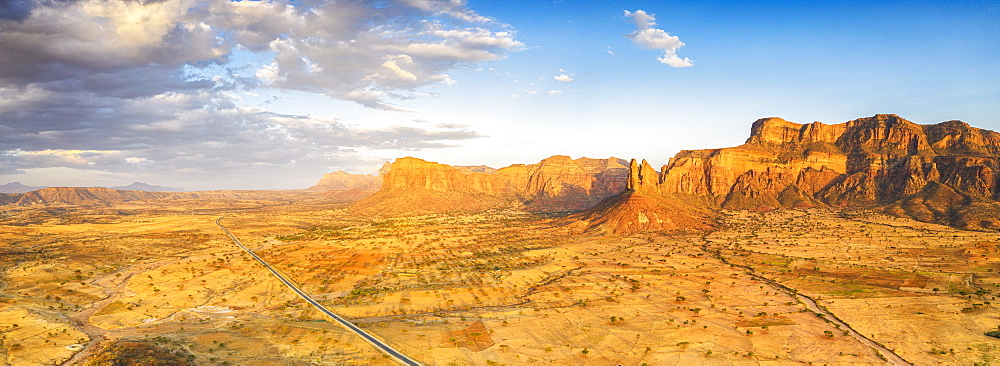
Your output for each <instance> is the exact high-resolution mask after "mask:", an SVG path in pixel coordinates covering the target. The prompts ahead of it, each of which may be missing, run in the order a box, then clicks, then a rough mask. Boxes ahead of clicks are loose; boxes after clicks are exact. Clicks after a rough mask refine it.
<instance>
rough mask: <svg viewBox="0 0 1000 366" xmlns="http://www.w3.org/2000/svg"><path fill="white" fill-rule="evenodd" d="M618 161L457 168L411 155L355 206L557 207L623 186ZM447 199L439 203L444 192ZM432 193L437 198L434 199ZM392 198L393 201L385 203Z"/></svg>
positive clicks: (624, 170) (582, 204)
mask: <svg viewBox="0 0 1000 366" xmlns="http://www.w3.org/2000/svg"><path fill="white" fill-rule="evenodd" d="M627 175H628V166H627V165H626V163H625V161H624V160H621V159H617V158H610V159H588V158H580V159H571V158H570V157H568V156H561V155H560V156H553V157H550V158H547V159H544V160H542V161H541V162H539V163H537V164H529V165H525V164H515V165H512V166H509V167H505V168H501V169H491V168H488V167H483V166H475V167H463V166H451V165H445V164H439V163H434V162H428V161H424V160H421V159H417V158H412V157H406V158H400V159H396V161H395V162H393V163H392V165H391V166H390V167H389V168H388V170H387V172H385V173H384V174H382V181H383V182H382V189H381V190H380V191H379V192H378V193H377V194H375V195H373V196H372V197H370V199H364V200H362V201H359V202H358V203H357V204H356V205H355V207H356V208H357V209H366V208H368V209H370V208H372V207H382V208H384V209H388V211H385V212H388V213H400V212H423V211H426V212H435V211H442V210H444V211H452V210H474V209H484V208H494V207H521V208H523V209H526V210H528V211H533V212H557V211H571V210H580V209H584V208H587V207H591V206H593V205H595V204H597V203H598V202H600V201H601V200H602V199H604V198H607V197H609V196H612V195H615V194H618V193H621V192H622V191H623V190H624V189H625V183H626V180H627ZM446 196H447V197H450V198H449V200H450V201H451V202H445V201H447V200H445V199H444V198H445V197H446ZM434 197H438V198H439V199H434ZM393 201H398V202H397V203H398V204H395V205H394V204H391V202H393Z"/></svg>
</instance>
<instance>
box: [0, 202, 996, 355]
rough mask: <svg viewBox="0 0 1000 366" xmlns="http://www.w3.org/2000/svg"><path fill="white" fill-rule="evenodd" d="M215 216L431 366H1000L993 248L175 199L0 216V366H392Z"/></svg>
mask: <svg viewBox="0 0 1000 366" xmlns="http://www.w3.org/2000/svg"><path fill="white" fill-rule="evenodd" d="M150 205H152V204H150ZM223 215H226V216H227V217H228V218H227V219H226V221H225V224H226V227H228V228H229V229H230V230H231V231H232V232H233V233H234V234H235V235H236V236H238V237H239V238H240V239H241V241H242V242H243V243H244V244H246V245H247V246H248V247H250V248H251V249H254V250H255V251H256V253H257V254H258V255H260V256H261V257H262V258H264V259H265V260H267V261H268V262H269V263H271V265H272V266H274V267H275V268H277V269H278V270H280V271H281V272H282V273H284V274H285V275H286V276H288V277H290V278H292V279H293V280H294V281H296V282H297V283H298V284H299V285H300V287H301V288H302V289H303V290H305V291H306V292H308V293H310V294H311V295H313V297H314V298H316V299H317V300H320V301H321V302H322V303H324V305H325V306H327V307H328V308H330V309H331V310H333V311H335V312H337V313H339V314H341V315H343V316H345V317H347V318H348V319H351V320H352V321H354V322H355V323H356V324H359V325H360V326H362V327H363V328H365V329H367V330H368V331H370V332H372V333H374V334H376V335H378V336H379V337H381V338H382V339H383V340H385V341H386V342H387V343H389V344H391V345H392V346H393V347H395V348H396V349H398V350H400V351H402V352H404V353H406V354H407V355H408V356H410V357H413V358H415V359H417V360H420V361H421V362H423V363H424V364H427V365H466V364H468V365H482V364H487V365H501V364H506V365H533V364H538V365H540V364H560V365H579V364H588V365H618V364H622V365H641V364H649V365H692V364H695V365H696V364H705V365H757V364H760V365H785V364H788V365H793V364H816V365H820V364H830V365H833V364H837V365H844V364H848V365H850V364H855V365H869V364H871V365H882V364H886V363H887V362H890V361H891V360H892V359H893V358H892V355H891V354H882V353H885V352H881V353H880V351H878V350H877V349H876V348H873V347H872V346H871V345H870V344H869V343H867V342H866V341H871V342H877V343H878V344H880V345H882V346H884V348H885V349H887V350H891V352H893V353H894V354H895V355H898V356H899V357H901V358H902V359H904V360H906V361H907V362H910V363H913V364H917V365H939V364H944V365H971V364H982V365H990V364H996V363H998V362H1000V339H997V338H991V337H988V336H985V335H984V333H985V332H988V331H992V330H997V329H998V326H1000V312H998V311H997V308H996V307H994V306H993V305H994V304H993V303H994V302H995V301H996V300H995V297H994V293H996V292H997V291H998V289H997V286H1000V275H998V272H1000V256H998V255H997V253H998V252H1000V235H998V234H997V233H995V232H994V233H986V232H973V231H961V230H956V229H952V228H949V227H944V226H939V225H932V224H925V223H920V222H916V221H911V220H905V219H898V218H893V217H889V216H884V215H879V214H873V213H863V212H856V213H850V212H835V211H828V210H807V211H797V210H786V211H776V212H770V213H752V212H727V213H725V222H724V227H723V228H721V229H719V230H716V231H714V232H711V233H707V234H703V235H683V236H662V235H654V234H639V235H635V236H631V237H615V236H596V235H589V234H581V233H576V232H573V231H571V230H572V229H571V226H560V225H557V223H558V221H556V220H550V219H546V218H544V217H538V216H535V215H528V214H524V213H521V212H516V211H491V212H483V213H477V214H469V215H431V216H420V217H408V218H391V219H377V218H370V217H358V216H355V215H352V214H351V213H350V212H348V211H345V210H344V209H342V208H340V207H338V206H324V205H306V204H298V205H297V204H273V205H269V204H257V203H250V202H242V203H241V202H230V203H227V204H225V205H223V204H218V205H197V204H195V203H193V202H185V203H180V204H178V206H176V207H162V206H157V207H152V206H149V205H145V206H144V205H143V204H142V203H133V204H130V206H122V207H113V208H67V209H65V210H61V211H53V210H42V209H31V208H26V209H22V211H8V212H3V213H0V226H2V227H0V258H2V260H0V363H6V364H10V365H43V364H59V363H66V364H87V362H88V361H87V360H88V359H93V357H95V356H96V357H110V356H109V355H108V352H104V353H103V354H102V353H101V349H103V348H104V347H107V346H108V345H112V344H116V342H118V343H117V344H124V343H122V340H128V341H133V342H134V343H130V344H126V345H127V346H128V347H132V348H130V349H132V350H133V351H134V352H139V351H144V352H150V353H152V354H160V355H161V356H162V355H173V356H177V357H179V359H182V360H184V361H183V362H189V363H191V364H198V365H223V364H226V365H309V364H331V365H332V364H386V365H389V364H393V361H391V360H390V359H388V358H385V357H383V356H382V354H381V353H379V352H378V351H376V350H375V349H374V348H372V347H371V346H370V345H368V344H367V343H365V342H363V341H362V340H360V339H359V338H357V337H356V336H355V335H353V334H351V333H349V332H347V331H346V330H344V329H343V328H341V327H339V326H338V325H337V324H335V323H333V322H330V321H328V319H325V318H324V317H323V316H322V314H320V313H319V312H318V311H316V310H315V309H313V308H311V307H310V306H308V304H306V303H305V302H303V301H302V300H301V299H299V298H298V297H297V296H296V295H295V294H294V293H292V292H291V291H290V290H288V289H287V288H286V287H284V286H283V285H282V284H281V283H280V282H278V280H276V279H275V278H273V277H272V276H271V275H270V274H269V273H268V272H267V271H266V270H265V269H264V268H263V267H261V266H260V265H259V264H257V263H256V262H255V261H253V260H251V259H250V258H249V256H247V255H246V254H244V253H243V252H241V251H240V250H239V248H237V247H236V246H235V245H233V244H232V242H231V241H230V240H229V238H228V237H226V235H225V234H224V233H223V232H222V231H221V230H220V229H219V228H218V227H217V226H215V224H214V220H215V219H216V218H218V217H219V216H223ZM810 302H815V305H816V306H811V305H812V304H811V303H810ZM817 310H818V311H817ZM837 319H839V320H840V321H842V322H843V325H842V324H841V322H838V321H837ZM852 331H856V332H857V333H856V334H855V333H853V332H852ZM119 348H121V347H119ZM126 348H127V347H126ZM115 352H121V350H120V349H119V350H117V351H115ZM157 352H158V353H157ZM112 353H113V352H112ZM161 359H164V358H163V357H161ZM887 360H890V361H887Z"/></svg>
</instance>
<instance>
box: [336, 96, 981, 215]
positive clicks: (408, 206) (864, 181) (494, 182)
mask: <svg viewBox="0 0 1000 366" xmlns="http://www.w3.org/2000/svg"><path fill="white" fill-rule="evenodd" d="M381 179H382V188H381V190H380V191H379V192H378V193H376V194H374V195H372V196H370V197H368V198H365V199H362V200H361V201H358V203H357V204H356V205H355V208H356V209H371V208H377V211H380V212H386V213H415V212H440V211H456V210H464V211H468V210H480V209H489V208H501V207H507V208H520V209H524V210H527V211H531V212H564V211H580V210H586V209H590V210H589V211H586V212H581V213H580V214H579V215H574V217H576V218H579V219H581V220H584V221H587V222H591V223H593V225H596V226H593V225H592V226H593V227H595V228H596V227H598V226H599V227H600V228H601V230H607V231H611V232H631V231H636V230H638V231H642V230H647V229H649V230H655V231H672V230H673V229H674V228H680V227H681V226H684V225H691V227H693V228H698V229H703V228H706V227H710V226H711V224H710V221H711V220H703V219H705V218H707V217H710V216H711V215H707V214H706V211H705V209H706V208H713V209H715V210H717V209H719V208H721V209H730V210H773V209H779V208H810V207H833V208H862V209H880V210H884V211H886V212H889V213H892V214H895V215H901V216H908V217H912V218H916V219H918V220H922V221H929V222H937V223H943V224H948V225H953V226H957V227H962V228H969V229H1000V222H998V220H997V219H996V217H1000V203H998V202H997V201H998V199H1000V134H998V133H996V132H994V131H990V130H984V129H979V128H975V127H972V126H969V125H968V124H966V123H964V122H960V121H948V122H942V123H938V124H933V125H920V124H916V123H913V122H910V121H907V120H905V119H903V118H900V117H899V116H896V115H892V114H879V115H875V116H873V117H867V118H859V119H856V120H853V121H848V122H845V123H840V124H824V123H822V122H813V123H808V124H800V123H795V122H789V121H786V120H783V119H781V118H763V119H759V120H757V121H756V122H754V123H753V125H752V127H751V132H750V137H749V138H748V139H747V140H746V142H745V143H744V144H742V145H740V146H736V147H728V148H716V149H704V150H684V151H681V152H679V153H677V154H676V155H675V156H674V157H673V158H671V159H670V161H669V163H668V164H667V165H664V166H662V167H660V168H659V169H656V168H654V167H653V166H652V165H650V164H649V163H648V162H647V161H646V160H641V161H636V160H632V161H631V162H628V163H626V162H625V161H624V160H622V159H617V158H609V159H587V158H580V159H571V158H570V157H568V156H553V157H550V158H547V159H544V160H542V161H541V162H539V163H537V164H528V165H525V164H515V165H511V166H509V167H505V168H501V169H491V168H487V167H481V166H480V167H462V166H450V165H445V164H438V163H432V162H427V161H424V160H420V159H416V158H402V159H398V160H396V162H394V163H392V165H391V166H390V167H389V169H388V171H387V172H385V173H384V174H383V175H382V178H381ZM671 212H672V213H671ZM607 217H617V218H615V219H607V220H605V218H607ZM664 218H667V219H664ZM671 222H674V223H671ZM679 223H684V224H679Z"/></svg>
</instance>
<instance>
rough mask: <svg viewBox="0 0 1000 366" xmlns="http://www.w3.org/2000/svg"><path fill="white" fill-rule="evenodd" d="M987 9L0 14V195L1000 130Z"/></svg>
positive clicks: (294, 5) (633, 6)
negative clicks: (928, 128)
mask: <svg viewBox="0 0 1000 366" xmlns="http://www.w3.org/2000/svg"><path fill="white" fill-rule="evenodd" d="M998 24H1000V1H997V0H992V1H957V0H956V1H752V2H748V1H583V0H579V1H574V0H560V1H542V0H532V1H477V0H468V1H462V0H442V1H435V0H400V1H321V0H295V1H292V0H287V1H286V0H274V1H229V0H0V184H4V183H8V182H15V181H19V182H22V183H24V184H27V185H33V186H122V185H127V184H129V183H131V182H134V181H139V182H144V183H148V184H154V185H162V186H167V187H180V188H185V189H187V190H211V189H299V188H306V187H309V186H311V185H313V184H315V183H316V182H317V181H318V180H319V178H320V177H321V176H322V175H323V174H324V173H328V172H333V171H337V170H343V171H347V172H350V173H364V174H374V173H375V172H376V171H377V170H378V168H379V167H380V166H381V165H382V164H383V163H384V162H386V161H392V160H394V159H396V158H399V157H404V156H414V157H418V158H422V159H425V160H429V161H436V162H440V163H445V164H452V165H489V166H492V167H495V168H499V167H504V166H508V165H511V164H517V163H523V164H531V163H536V162H538V161H540V160H542V159H544V158H546V157H549V156H552V155H569V156H571V157H573V158H579V157H590V158H607V157H612V156H614V157H619V158H625V159H629V158H639V159H647V160H649V162H650V163H651V164H653V165H654V166H659V165H662V164H666V163H667V161H668V160H669V158H670V157H671V156H673V155H674V154H675V153H677V152H678V151H679V150H682V149H701V148H718V147H728V146H736V145H739V144H741V143H743V141H744V140H746V138H747V136H748V134H749V131H750V124H751V123H752V122H753V121H754V120H757V119H758V118H764V117H781V118H784V119H786V120H789V121H793V122H798V123H810V122H813V121H822V122H824V123H842V122H846V121H849V120H853V119H856V118H862V117H869V116H872V115H875V114H878V113H894V114H898V115H900V116H901V117H903V118H905V119H907V120H910V121H912V122H915V123H919V124H932V123H938V122H943V121H948V120H962V121H965V122H967V123H969V124H971V125H973V126H975V127H980V128H985V129H991V130H995V131H1000V46H998V45H1000V27H998Z"/></svg>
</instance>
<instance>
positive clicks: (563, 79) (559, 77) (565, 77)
mask: <svg viewBox="0 0 1000 366" xmlns="http://www.w3.org/2000/svg"><path fill="white" fill-rule="evenodd" d="M552 78H553V79H555V81H559V82H563V83H568V82H570V81H573V80H574V79H573V77H572V76H570V75H566V74H559V75H556V76H553V77H552Z"/></svg>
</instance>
